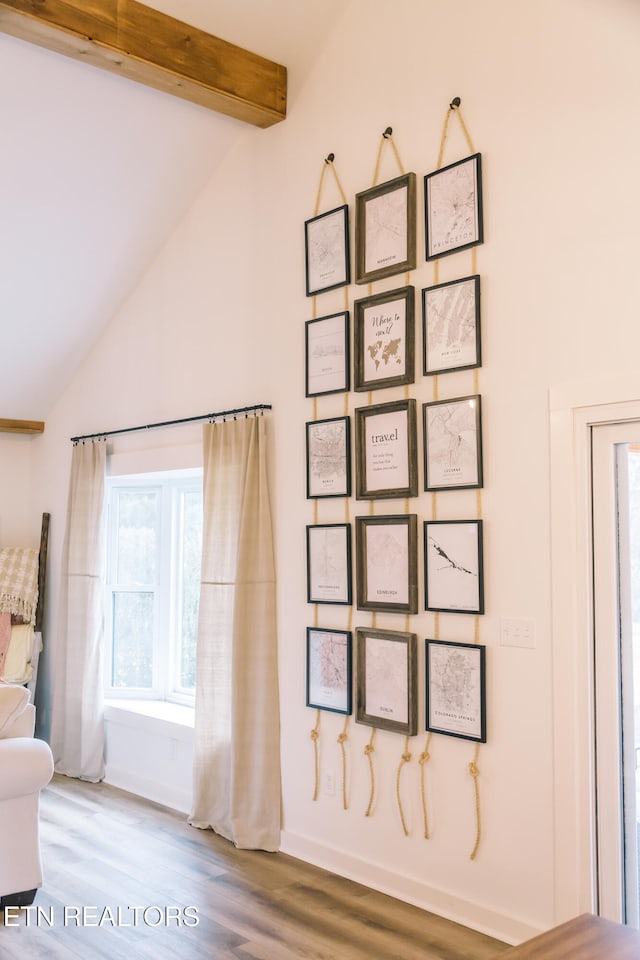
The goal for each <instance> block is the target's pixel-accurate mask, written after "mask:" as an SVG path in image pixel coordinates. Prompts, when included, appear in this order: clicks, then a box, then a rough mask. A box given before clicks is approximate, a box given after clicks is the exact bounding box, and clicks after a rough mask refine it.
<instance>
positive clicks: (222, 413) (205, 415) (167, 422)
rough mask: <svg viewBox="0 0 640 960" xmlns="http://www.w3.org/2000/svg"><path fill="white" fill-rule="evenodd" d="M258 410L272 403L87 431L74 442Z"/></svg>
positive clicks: (266, 408)
mask: <svg viewBox="0 0 640 960" xmlns="http://www.w3.org/2000/svg"><path fill="white" fill-rule="evenodd" d="M256 410H271V404H270V403H254V404H253V406H251V407H238V408H237V409H236V410H220V411H219V412H218V413H203V414H202V416H200V417H183V418H182V419H181V420H163V421H162V422H161V423H146V424H143V425H141V426H139V427H125V428H124V429H122V430H102V431H101V432H100V433H86V434H85V435H84V436H82V437H71V442H72V443H79V442H80V441H81V440H99V439H102V437H113V436H115V435H116V434H119V433H136V431H138V430H154V429H155V428H156V427H174V426H177V424H180V423H197V421H198V420H218V419H219V418H220V417H234V416H236V415H237V414H238V413H245V414H246V413H254V412H255V411H256Z"/></svg>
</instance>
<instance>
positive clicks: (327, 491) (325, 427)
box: [307, 417, 351, 500]
mask: <svg viewBox="0 0 640 960" xmlns="http://www.w3.org/2000/svg"><path fill="white" fill-rule="evenodd" d="M349 496H351V429H350V420H349V417H332V418H331V419H330V420H312V421H310V422H309V423H307V500H313V499H315V498H316V497H349Z"/></svg>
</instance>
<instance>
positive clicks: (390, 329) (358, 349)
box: [353, 287, 415, 390]
mask: <svg viewBox="0 0 640 960" xmlns="http://www.w3.org/2000/svg"><path fill="white" fill-rule="evenodd" d="M353 309H354V324H355V325H354V352H355V360H354V388H355V389H356V390H379V389H380V388H381V387H397V386H400V385H401V384H405V383H413V381H414V379H415V376H414V367H415V359H414V358H415V323H414V314H415V290H414V288H413V287H402V288H401V289H399V290H390V291H388V292H387V293H378V294H376V295H375V296H372V297H365V298H364V299H362V300H356V301H355V303H354V305H353Z"/></svg>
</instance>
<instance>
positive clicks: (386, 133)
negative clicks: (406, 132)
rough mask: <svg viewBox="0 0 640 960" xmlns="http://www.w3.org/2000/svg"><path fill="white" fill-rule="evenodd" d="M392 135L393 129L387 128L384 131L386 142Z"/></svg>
mask: <svg viewBox="0 0 640 960" xmlns="http://www.w3.org/2000/svg"><path fill="white" fill-rule="evenodd" d="M392 133H393V130H392V128H391V127H387V129H386V130H385V131H384V133H383V134H382V136H383V137H384V138H385V140H388V139H389V137H390V136H391V134H392Z"/></svg>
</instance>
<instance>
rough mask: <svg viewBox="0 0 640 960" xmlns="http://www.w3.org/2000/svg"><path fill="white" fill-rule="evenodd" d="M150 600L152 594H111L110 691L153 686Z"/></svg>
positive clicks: (151, 609) (151, 599) (151, 608)
mask: <svg viewBox="0 0 640 960" xmlns="http://www.w3.org/2000/svg"><path fill="white" fill-rule="evenodd" d="M153 599H154V598H153V593H129V592H123V591H121V592H114V594H113V660H112V677H111V682H112V685H113V686H114V687H119V688H121V689H122V688H129V687H137V688H143V689H148V688H151V686H152V685H153V619H154V618H153Z"/></svg>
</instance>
